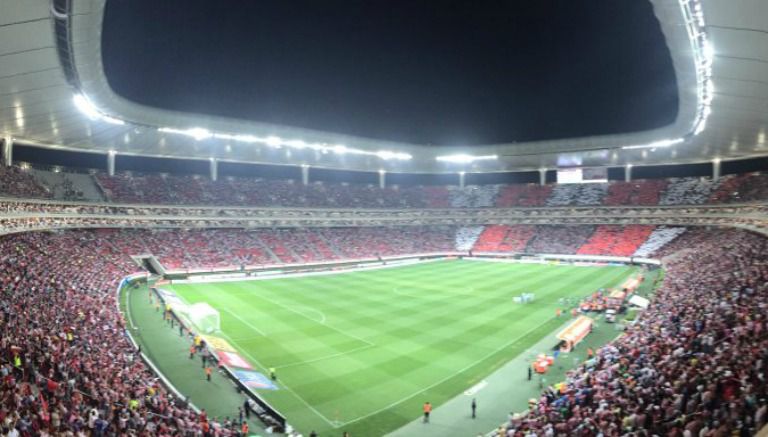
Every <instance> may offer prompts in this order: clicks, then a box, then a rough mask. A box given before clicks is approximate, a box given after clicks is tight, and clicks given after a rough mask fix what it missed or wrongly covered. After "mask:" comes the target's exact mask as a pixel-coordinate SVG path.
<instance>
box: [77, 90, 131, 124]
mask: <svg viewBox="0 0 768 437" xmlns="http://www.w3.org/2000/svg"><path fill="white" fill-rule="evenodd" d="M72 101H73V102H74V103H75V106H76V107H77V109H78V110H79V111H80V112H82V113H83V114H85V116H86V117H88V118H90V119H91V120H101V121H105V122H107V123H110V124H116V125H124V124H125V122H124V121H123V120H119V119H117V118H114V117H110V116H109V115H106V114H104V113H103V112H101V111H99V110H98V109H97V108H96V106H95V105H94V104H93V103H91V101H90V100H88V99H87V98H86V97H85V96H84V95H82V94H75V95H74V96H73V97H72Z"/></svg>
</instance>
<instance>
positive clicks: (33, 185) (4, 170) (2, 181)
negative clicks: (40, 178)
mask: <svg viewBox="0 0 768 437" xmlns="http://www.w3.org/2000/svg"><path fill="white" fill-rule="evenodd" d="M0 195H2V196H11V197H21V198H32V199H50V198H52V197H53V195H52V194H51V193H50V191H48V190H46V189H45V187H44V186H42V185H40V184H39V183H38V182H37V181H36V180H35V178H33V177H32V176H31V175H30V174H29V173H28V172H26V171H24V170H22V169H21V168H19V167H15V166H13V167H5V166H2V165H0Z"/></svg>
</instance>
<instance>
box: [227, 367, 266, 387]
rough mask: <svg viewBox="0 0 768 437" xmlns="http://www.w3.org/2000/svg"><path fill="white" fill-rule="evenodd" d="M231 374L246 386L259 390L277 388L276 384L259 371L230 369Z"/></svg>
mask: <svg viewBox="0 0 768 437" xmlns="http://www.w3.org/2000/svg"><path fill="white" fill-rule="evenodd" d="M232 374H234V375H235V377H236V378H237V379H239V380H240V382H242V383H243V384H245V386H246V387H249V388H255V389H261V390H277V386H276V385H275V384H274V383H273V382H272V381H270V380H269V378H267V377H266V376H264V375H262V374H261V373H259V372H253V371H250V370H240V369H236V370H233V371H232Z"/></svg>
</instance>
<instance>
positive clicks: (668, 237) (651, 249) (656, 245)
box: [634, 226, 685, 257]
mask: <svg viewBox="0 0 768 437" xmlns="http://www.w3.org/2000/svg"><path fill="white" fill-rule="evenodd" d="M683 232H685V228H683V227H668V226H660V227H658V228H656V229H654V230H653V232H652V233H651V235H649V236H648V238H647V239H646V240H645V242H644V243H643V244H642V245H640V247H638V248H637V250H636V251H635V253H634V256H637V257H648V256H650V255H651V254H652V253H655V252H656V251H658V250H659V249H661V248H662V247H664V246H666V245H667V244H668V243H669V242H670V241H672V240H674V239H675V238H677V237H679V236H680V234H682V233H683Z"/></svg>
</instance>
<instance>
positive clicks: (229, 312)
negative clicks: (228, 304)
mask: <svg viewBox="0 0 768 437" xmlns="http://www.w3.org/2000/svg"><path fill="white" fill-rule="evenodd" d="M222 311H224V312H226V313H228V314H229V315H230V316H232V317H234V318H236V319H237V320H239V321H241V322H242V323H243V324H244V325H246V326H248V327H249V328H251V329H253V330H254V331H256V332H258V333H259V334H261V335H263V336H264V337H266V336H267V334H265V333H264V332H263V331H262V330H261V329H259V328H257V327H256V326H254V325H252V324H251V323H250V322H248V321H247V320H245V319H243V318H242V317H240V316H238V315H237V314H235V313H233V312H232V311H230V310H227V309H223V308H222ZM219 331H221V330H219Z"/></svg>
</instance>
